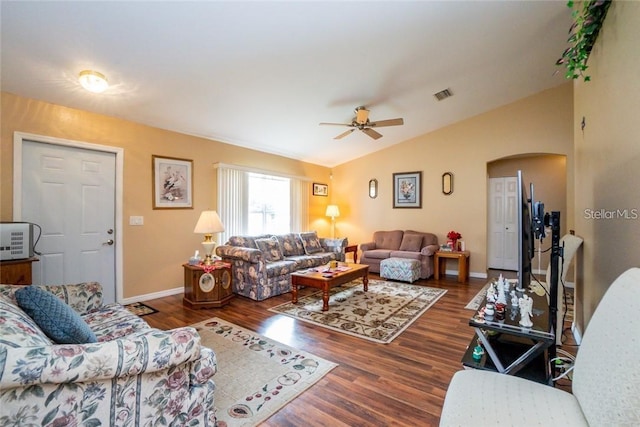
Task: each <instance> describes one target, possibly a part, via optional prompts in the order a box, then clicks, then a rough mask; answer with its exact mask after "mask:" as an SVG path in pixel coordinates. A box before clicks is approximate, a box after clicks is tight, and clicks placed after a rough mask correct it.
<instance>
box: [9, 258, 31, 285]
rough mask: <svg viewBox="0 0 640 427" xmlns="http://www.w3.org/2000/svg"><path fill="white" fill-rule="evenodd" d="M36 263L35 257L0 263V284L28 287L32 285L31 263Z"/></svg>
mask: <svg viewBox="0 0 640 427" xmlns="http://www.w3.org/2000/svg"><path fill="white" fill-rule="evenodd" d="M36 261H38V258H36V257H31V258H25V259H11V260H6V261H0V283H4V284H5V285H30V284H31V283H33V278H32V275H31V263H33V262H36Z"/></svg>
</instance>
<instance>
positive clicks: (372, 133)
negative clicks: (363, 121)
mask: <svg viewBox="0 0 640 427" xmlns="http://www.w3.org/2000/svg"><path fill="white" fill-rule="evenodd" d="M362 132H364V133H366V134H367V136H369V137H371V138H373V139H380V138H382V135H381V134H379V133H378V132H376V131H375V130H373V129H369V128H364V129H362Z"/></svg>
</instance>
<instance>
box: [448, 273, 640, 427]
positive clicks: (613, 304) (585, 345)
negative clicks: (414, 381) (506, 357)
mask: <svg viewBox="0 0 640 427" xmlns="http://www.w3.org/2000/svg"><path fill="white" fill-rule="evenodd" d="M639 289H640V268H632V269H630V270H628V271H626V272H624V273H623V274H622V275H621V276H620V277H618V278H617V279H616V280H615V281H614V282H613V284H612V285H611V286H610V287H609V289H608V290H607V292H606V293H605V295H604V297H603V298H602V300H601V301H600V304H599V305H598V307H597V308H596V310H595V312H594V313H593V317H592V318H591V321H590V322H589V325H588V326H587V329H586V331H585V333H584V337H583V339H582V343H581V344H580V348H579V349H578V354H577V356H576V360H575V364H574V370H573V384H572V392H573V393H568V392H566V391H563V390H560V389H556V388H553V387H550V386H548V385H544V384H539V383H536V382H533V381H529V380H525V379H522V378H518V377H514V376H510V375H505V374H499V373H496V372H488V371H481V370H463V371H459V372H457V373H456V374H455V375H454V376H453V379H452V380H451V383H450V384H449V389H448V390H447V395H446V398H445V402H444V406H443V408H442V416H441V418H440V426H474V425H487V426H495V425H506V426H509V425H511V426H523V425H540V426H637V425H638V424H639V421H640V365H638V355H640V339H638V337H640V316H639V313H640V309H639V307H640V292H639V291H638V290H639Z"/></svg>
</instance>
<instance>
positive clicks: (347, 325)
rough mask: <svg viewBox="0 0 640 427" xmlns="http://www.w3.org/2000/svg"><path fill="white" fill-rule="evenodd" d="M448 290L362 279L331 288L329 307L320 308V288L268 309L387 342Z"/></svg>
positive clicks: (379, 341) (336, 329) (344, 331)
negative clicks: (365, 286) (366, 283)
mask: <svg viewBox="0 0 640 427" xmlns="http://www.w3.org/2000/svg"><path fill="white" fill-rule="evenodd" d="M446 292H447V291H446V290H444V289H437V288H429V287H426V286H417V285H410V284H407V283H400V282H387V281H384V280H375V279H370V280H369V290H368V291H367V292H364V290H363V289H362V279H359V280H355V281H353V282H350V283H347V284H345V285H342V286H336V287H335V288H332V289H331V290H330V295H329V310H328V311H322V291H318V292H315V293H313V294H310V295H308V296H305V297H301V298H298V303H297V304H293V303H290V302H289V303H285V304H280V305H278V306H276V307H273V308H270V309H269V311H272V312H274V313H279V314H284V315H287V316H290V317H293V318H295V319H299V320H302V321H304V322H309V323H312V324H314V325H317V326H321V327H323V328H328V329H332V330H334V331H338V332H342V333H345V334H349V335H353V336H355V337H358V338H364V339H366V340H370V341H375V342H378V343H382V344H388V343H390V342H391V341H393V339H394V338H395V337H397V336H398V335H400V333H401V332H402V331H404V330H405V329H406V328H408V327H409V326H410V325H411V324H412V323H413V322H414V321H415V320H416V319H417V318H419V317H420V316H421V315H422V314H423V313H424V312H425V311H427V309H428V308H429V307H431V306H432V305H433V304H435V302H436V301H438V299H440V298H441V297H442V296H443V295H444V294H445V293H446Z"/></svg>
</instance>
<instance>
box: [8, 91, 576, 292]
mask: <svg viewBox="0 0 640 427" xmlns="http://www.w3.org/2000/svg"><path fill="white" fill-rule="evenodd" d="M572 99H573V89H572V85H571V83H567V84H564V85H561V86H559V87H557V88H554V89H551V90H547V91H545V92H542V93H540V94H536V95H533V96H531V97H528V98H525V99H522V100H520V101H518V102H515V103H513V104H509V105H506V106H503V107H501V108H498V109H496V110H493V111H490V112H488V113H485V114H482V115H479V116H476V117H473V118H470V119H468V120H465V121H462V122H459V123H456V124H453V125H451V126H448V127H445V128H443V129H440V130H438V131H435V132H432V133H430V134H427V135H423V136H420V137H418V138H414V139H412V140H409V141H407V142H405V143H402V144H399V145H397V146H394V147H391V148H388V149H385V150H381V151H378V152H376V153H373V154H371V155H369V156H366V157H363V158H360V159H357V160H354V161H352V162H348V163H345V164H343V165H340V166H338V167H336V168H335V169H333V171H329V170H328V169H326V168H323V167H320V166H317V165H311V164H308V163H303V162H299V161H295V160H291V159H286V158H283V157H279V156H274V155H269V154H264V153H260V152H256V151H252V150H246V149H242V148H239V147H235V146H232V145H228V144H222V143H219V142H214V141H209V140H205V139H201V138H195V137H191V136H187V135H182V134H178V133H174V132H168V131H163V130H160V129H155V128H150V127H147V126H143V125H139V124H135V123H131V122H127V121H123V120H119V119H115V118H110V117H105V116H100V115H96V114H92V113H88V112H84V111H79V110H73V109H68V108H63V107H59V106H55V105H52V104H47V103H42V102H38V101H34V100H30V99H25V98H21V97H17V96H14V95H11V94H6V93H3V94H2V134H1V135H2V141H1V142H2V159H1V162H2V163H1V165H2V171H1V174H2V185H1V187H0V189H1V194H0V200H1V202H2V206H0V213H1V218H2V220H11V219H13V218H12V209H11V201H12V139H13V132H14V131H21V132H28V133H35V134H40V135H47V136H53V137H58V138H66V139H73V140H80V141H86V142H91V143H97V144H104V145H111V146H118V147H123V148H124V149H125V177H124V180H125V194H124V212H123V215H124V220H125V221H124V222H125V224H127V223H128V218H129V216H130V215H142V216H144V217H145V225H144V226H143V227H131V226H128V225H125V226H124V230H123V234H122V236H123V237H122V239H123V245H124V264H125V266H124V289H125V290H124V296H125V297H132V296H136V295H143V294H147V293H151V292H158V291H163V290H167V289H171V288H174V287H176V286H180V285H181V283H182V271H181V268H180V265H181V263H182V262H184V260H185V259H186V258H187V257H188V256H189V255H190V254H191V253H192V252H193V251H194V250H195V249H199V241H200V236H196V235H193V233H192V231H193V226H194V224H195V222H196V220H197V217H198V214H199V212H200V211H201V210H203V209H207V208H214V209H215V200H216V195H215V185H214V183H215V171H214V169H213V163H215V162H224V163H235V164H241V165H245V166H253V167H259V168H262V169H271V170H275V171H279V172H283V173H290V174H293V175H300V176H307V177H309V178H310V179H312V180H313V181H316V182H323V183H328V184H329V185H330V189H329V197H328V198H327V197H311V203H312V205H311V209H310V211H311V218H310V221H311V227H312V228H314V229H317V230H318V231H319V233H320V234H324V235H328V234H329V233H330V223H329V221H328V218H326V217H324V208H325V207H326V205H327V204H328V203H337V204H338V205H339V206H340V213H341V216H340V217H339V218H338V219H337V224H336V234H337V235H339V236H348V237H349V240H350V242H351V243H362V242H365V241H368V240H369V239H370V238H371V234H372V233H373V231H375V230H379V229H396V228H400V229H408V228H411V229H415V230H421V231H431V232H434V233H436V234H437V235H438V236H439V238H440V240H442V241H444V240H445V234H446V233H447V231H449V230H451V229H455V230H456V231H459V232H460V233H461V234H462V235H463V240H465V242H466V245H467V248H468V249H469V250H470V251H471V254H472V258H471V271H472V273H476V274H481V275H482V274H486V205H487V200H486V197H487V195H486V192H487V177H488V172H487V164H488V163H490V162H493V161H495V160H498V159H502V158H506V157H512V156H517V155H521V154H539V153H552V154H559V155H563V156H567V176H568V177H569V179H568V181H567V182H568V185H567V196H568V198H569V203H568V206H567V211H568V212H569V213H570V214H569V215H568V217H567V218H570V217H571V212H572V208H573V207H572V204H571V202H570V201H571V200H572V194H573V188H572V183H573V168H572V166H571V165H572V164H573V162H572V157H573V148H572V143H573V129H572V124H571V123H572V119H573V108H572ZM152 154H161V155H166V156H172V157H180V158H188V159H194V171H195V179H194V190H195V191H194V197H195V208H194V209H193V210H186V211H170V212H167V211H154V210H152V209H151V168H150V165H151V155H152ZM407 171H422V172H423V208H422V209H393V208H392V207H391V206H392V185H391V177H392V174H393V173H394V172H407ZM446 171H451V172H453V173H454V175H455V178H454V180H455V181H454V193H453V194H452V195H450V196H445V195H443V194H442V192H441V176H442V174H443V173H444V172H446ZM330 172H333V179H330V177H329V176H330ZM371 178H377V179H378V181H379V196H378V197H377V198H376V199H370V198H369V197H368V191H367V185H368V182H369V180H370V179H371ZM568 226H569V227H571V226H572V223H571V222H569V224H568ZM167 248H169V250H167Z"/></svg>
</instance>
